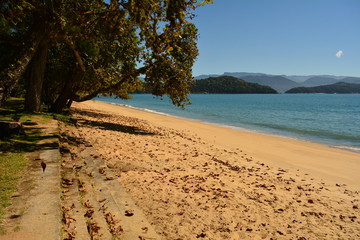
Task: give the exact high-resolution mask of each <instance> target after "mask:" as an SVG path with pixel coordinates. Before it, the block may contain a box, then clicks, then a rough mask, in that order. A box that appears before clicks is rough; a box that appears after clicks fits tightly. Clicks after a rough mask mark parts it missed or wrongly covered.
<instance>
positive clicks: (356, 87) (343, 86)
mask: <svg viewBox="0 0 360 240" xmlns="http://www.w3.org/2000/svg"><path fill="white" fill-rule="evenodd" d="M286 93H360V84H356V83H345V82H338V83H334V84H330V85H322V86H318V87H297V88H292V89H290V90H288V91H287V92H286Z"/></svg>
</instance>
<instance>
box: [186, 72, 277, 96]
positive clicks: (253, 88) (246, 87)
mask: <svg viewBox="0 0 360 240" xmlns="http://www.w3.org/2000/svg"><path fill="white" fill-rule="evenodd" d="M191 93H277V92H276V90H274V89H272V88H271V87H267V86H262V85H259V84H257V83H249V82H246V81H244V80H241V79H239V78H235V77H230V76H220V77H209V78H205V79H201V80H196V83H195V85H194V86H192V87H191Z"/></svg>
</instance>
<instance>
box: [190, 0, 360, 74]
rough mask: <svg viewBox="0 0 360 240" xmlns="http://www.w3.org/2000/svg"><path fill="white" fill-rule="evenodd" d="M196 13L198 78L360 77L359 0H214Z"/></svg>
mask: <svg viewBox="0 0 360 240" xmlns="http://www.w3.org/2000/svg"><path fill="white" fill-rule="evenodd" d="M195 13H196V15H197V17H196V18H195V19H193V22H194V23H195V24H196V26H197V27H198V29H199V35H200V37H199V41H198V47H199V51H200V56H199V57H198V60H197V61H196V63H195V66H194V68H193V74H194V76H198V75H201V74H222V73H223V72H262V73H268V74H287V75H312V74H314V75H318V74H331V75H345V76H357V77H360V0H214V4H210V5H206V6H204V7H199V8H198V9H196V11H195ZM336 54H337V56H336Z"/></svg>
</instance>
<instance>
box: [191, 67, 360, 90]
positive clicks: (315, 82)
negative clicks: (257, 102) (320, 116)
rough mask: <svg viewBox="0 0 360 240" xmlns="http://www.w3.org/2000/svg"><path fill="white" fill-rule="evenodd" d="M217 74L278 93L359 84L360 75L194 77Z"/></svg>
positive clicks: (239, 74)
mask: <svg viewBox="0 0 360 240" xmlns="http://www.w3.org/2000/svg"><path fill="white" fill-rule="evenodd" d="M218 76H233V77H236V78H240V79H242V80H245V81H248V82H251V83H258V84H261V85H265V86H269V87H271V88H273V89H275V90H276V91H278V92H279V93H284V92H286V91H287V90H289V89H292V88H296V87H315V86H321V85H329V84H334V83H337V82H346V83H357V84H360V77H349V76H333V75H309V76H300V75H271V74H265V73H249V72H224V74H221V75H216V74H210V75H200V76H197V77H195V79H204V78H209V77H218Z"/></svg>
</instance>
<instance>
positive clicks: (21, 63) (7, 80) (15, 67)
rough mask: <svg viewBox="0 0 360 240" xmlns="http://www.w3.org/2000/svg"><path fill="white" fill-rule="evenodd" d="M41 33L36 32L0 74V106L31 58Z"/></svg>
mask: <svg viewBox="0 0 360 240" xmlns="http://www.w3.org/2000/svg"><path fill="white" fill-rule="evenodd" d="M41 35H42V34H41V33H38V34H36V36H35V37H34V38H33V40H32V41H31V42H30V43H29V44H28V45H27V46H25V47H24V51H23V52H21V53H20V54H19V57H18V58H16V59H15V60H14V62H13V64H11V65H10V67H9V68H8V69H6V70H5V71H4V72H2V73H1V75H0V106H2V105H3V104H4V103H5V101H6V100H7V99H8V98H9V97H10V94H11V91H12V90H13V89H14V87H15V86H16V85H17V83H18V81H19V79H20V78H21V76H22V75H23V74H24V72H25V70H26V68H27V66H28V64H29V62H30V61H31V59H32V58H33V56H34V54H35V51H36V50H37V49H38V46H39V43H40V41H41V37H42V36H41Z"/></svg>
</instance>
